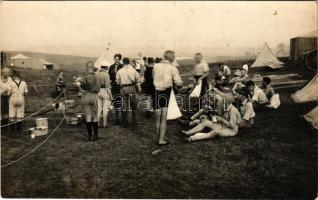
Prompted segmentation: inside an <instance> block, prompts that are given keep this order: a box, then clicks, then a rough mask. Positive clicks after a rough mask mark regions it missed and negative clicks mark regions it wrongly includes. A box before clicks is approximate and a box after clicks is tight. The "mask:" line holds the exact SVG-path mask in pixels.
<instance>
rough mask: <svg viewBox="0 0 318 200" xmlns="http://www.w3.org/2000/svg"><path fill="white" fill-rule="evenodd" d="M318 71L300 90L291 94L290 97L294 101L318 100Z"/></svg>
mask: <svg viewBox="0 0 318 200" xmlns="http://www.w3.org/2000/svg"><path fill="white" fill-rule="evenodd" d="M317 91H318V73H317V74H316V76H315V77H314V78H313V79H312V80H311V81H310V82H309V83H307V84H306V85H305V87H303V88H302V89H301V90H298V91H296V92H295V93H294V94H292V96H291V97H292V99H293V101H294V102H296V103H303V102H309V101H318V92H317Z"/></svg>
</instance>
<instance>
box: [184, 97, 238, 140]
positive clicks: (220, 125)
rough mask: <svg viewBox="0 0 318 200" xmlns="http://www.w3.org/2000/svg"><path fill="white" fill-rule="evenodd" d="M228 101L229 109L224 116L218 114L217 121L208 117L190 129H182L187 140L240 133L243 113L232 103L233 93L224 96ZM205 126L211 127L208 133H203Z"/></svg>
mask: <svg viewBox="0 0 318 200" xmlns="http://www.w3.org/2000/svg"><path fill="white" fill-rule="evenodd" d="M224 97H225V100H226V103H227V104H228V107H227V110H224V111H223V112H222V116H216V122H213V121H210V120H208V119H204V120H202V122H201V123H200V124H198V125H197V126H195V127H194V128H192V129H191V130H189V131H182V133H184V134H185V135H186V136H189V137H187V138H186V141H187V142H193V141H196V140H204V139H213V138H215V137H216V136H220V137H229V136H235V135H236V134H237V133H238V128H239V125H240V123H241V114H240V113H239V111H238V110H237V108H236V107H235V106H234V105H233V104H232V103H233V102H234V100H235V99H234V96H233V95H226V96H224ZM205 128H210V129H211V131H210V132H208V133H202V132H200V131H202V130H203V129H205Z"/></svg>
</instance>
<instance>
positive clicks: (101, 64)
mask: <svg viewBox="0 0 318 200" xmlns="http://www.w3.org/2000/svg"><path fill="white" fill-rule="evenodd" d="M100 66H106V67H109V66H110V64H109V62H108V61H107V60H103V61H102V62H101V63H100Z"/></svg>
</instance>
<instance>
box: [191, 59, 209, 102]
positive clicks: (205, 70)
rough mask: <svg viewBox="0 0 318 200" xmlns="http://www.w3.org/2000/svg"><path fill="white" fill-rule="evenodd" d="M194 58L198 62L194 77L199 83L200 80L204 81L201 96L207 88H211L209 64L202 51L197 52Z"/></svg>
mask: <svg viewBox="0 0 318 200" xmlns="http://www.w3.org/2000/svg"><path fill="white" fill-rule="evenodd" d="M194 60H195V62H196V64H195V66H194V72H193V75H194V79H195V80H196V84H198V82H199V81H202V87H201V93H200V97H202V96H203V95H204V94H205V92H206V90H207V89H208V88H209V84H208V75H209V65H208V63H207V62H206V61H205V60H203V56H202V54H201V53H196V54H195V55H194Z"/></svg>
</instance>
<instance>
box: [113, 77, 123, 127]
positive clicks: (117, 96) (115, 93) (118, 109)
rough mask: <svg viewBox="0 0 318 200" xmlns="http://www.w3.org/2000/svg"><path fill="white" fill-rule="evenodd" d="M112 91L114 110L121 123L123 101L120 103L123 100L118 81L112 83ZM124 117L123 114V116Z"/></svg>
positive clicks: (117, 120)
mask: <svg viewBox="0 0 318 200" xmlns="http://www.w3.org/2000/svg"><path fill="white" fill-rule="evenodd" d="M111 86H112V87H111V92H112V95H113V106H114V110H115V114H116V123H117V124H119V123H120V115H122V113H121V111H122V110H121V103H119V102H120V101H121V98H122V97H121V95H120V86H119V85H118V84H117V83H114V82H112V83H111ZM121 117H122V118H123V116H121Z"/></svg>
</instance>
